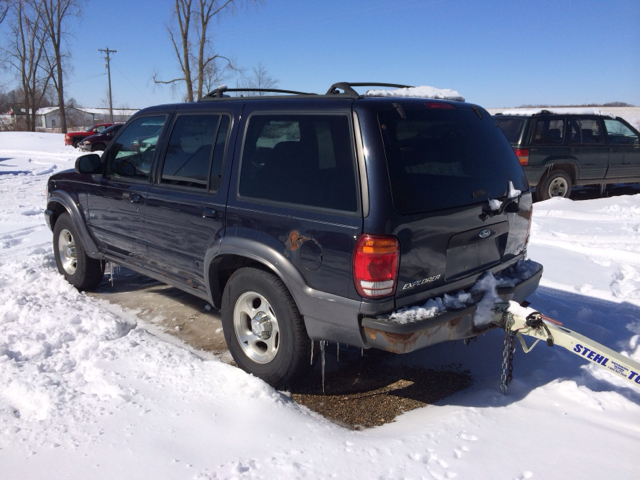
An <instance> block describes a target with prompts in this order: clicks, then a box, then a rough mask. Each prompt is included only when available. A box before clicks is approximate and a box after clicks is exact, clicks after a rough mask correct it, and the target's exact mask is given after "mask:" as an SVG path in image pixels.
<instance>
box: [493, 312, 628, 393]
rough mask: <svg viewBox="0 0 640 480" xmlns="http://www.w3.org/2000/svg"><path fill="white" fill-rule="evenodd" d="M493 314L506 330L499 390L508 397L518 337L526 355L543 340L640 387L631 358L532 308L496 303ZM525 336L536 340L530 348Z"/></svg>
mask: <svg viewBox="0 0 640 480" xmlns="http://www.w3.org/2000/svg"><path fill="white" fill-rule="evenodd" d="M493 311H494V321H493V323H494V324H495V325H498V326H499V327H500V328H502V329H503V330H504V331H505V341H504V352H503V362H502V377H501V382H500V390H501V391H502V393H504V394H505V395H506V394H507V385H508V384H509V382H510V381H511V377H512V371H513V352H514V349H515V337H518V340H520V344H521V345H522V349H523V350H524V352H525V353H529V352H530V351H531V350H532V349H533V347H535V346H536V345H537V343H538V342H539V341H540V340H544V341H546V343H547V345H548V346H553V345H557V346H559V347H563V348H566V349H567V350H569V351H570V352H572V353H575V354H576V355H578V356H580V357H582V358H584V359H585V360H588V361H590V362H592V363H595V364H596V365H599V366H601V367H603V368H605V369H607V370H609V371H610V372H612V373H614V374H616V375H618V376H619V377H620V378H624V379H626V380H628V381H629V382H632V383H633V384H634V385H636V386H637V387H640V363H638V362H636V361H634V360H632V359H631V358H629V357H625V356H624V355H622V354H620V353H618V352H616V351H614V350H612V349H610V348H608V347H605V346H604V345H600V344H599V343H598V342H595V341H593V340H591V339H590V338H587V337H585V336H584V335H581V334H579V333H577V332H574V331H573V330H569V329H568V328H565V327H563V326H562V323H560V322H558V321H556V320H553V319H551V318H549V317H546V316H544V315H542V314H541V313H540V312H537V311H536V310H534V309H533V308H529V307H522V306H520V305H518V303H516V302H509V303H496V305H495V308H494V310H493ZM525 335H526V336H528V337H533V338H535V342H533V344H532V345H531V346H527V344H526V342H525V340H524V338H523V337H524V336H525Z"/></svg>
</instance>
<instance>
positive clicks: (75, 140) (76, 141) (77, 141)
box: [72, 138, 82, 148]
mask: <svg viewBox="0 0 640 480" xmlns="http://www.w3.org/2000/svg"><path fill="white" fill-rule="evenodd" d="M81 141H82V138H74V139H73V140H72V144H73V148H78V144H79V143H80V142H81Z"/></svg>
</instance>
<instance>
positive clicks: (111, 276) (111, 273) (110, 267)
mask: <svg viewBox="0 0 640 480" xmlns="http://www.w3.org/2000/svg"><path fill="white" fill-rule="evenodd" d="M108 263H109V282H110V283H111V287H113V262H112V261H111V260H109V262H108Z"/></svg>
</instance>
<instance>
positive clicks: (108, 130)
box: [100, 123, 124, 135]
mask: <svg viewBox="0 0 640 480" xmlns="http://www.w3.org/2000/svg"><path fill="white" fill-rule="evenodd" d="M122 125H124V124H123V123H118V124H116V125H111V126H110V127H108V128H105V129H104V130H102V132H100V135H106V134H107V133H116V132H117V131H118V130H120V127H122Z"/></svg>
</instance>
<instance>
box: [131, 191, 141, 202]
mask: <svg viewBox="0 0 640 480" xmlns="http://www.w3.org/2000/svg"><path fill="white" fill-rule="evenodd" d="M129 201H130V202H131V203H140V202H142V195H138V194H137V193H133V194H131V196H130V197H129Z"/></svg>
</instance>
